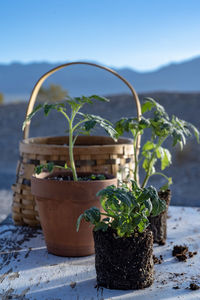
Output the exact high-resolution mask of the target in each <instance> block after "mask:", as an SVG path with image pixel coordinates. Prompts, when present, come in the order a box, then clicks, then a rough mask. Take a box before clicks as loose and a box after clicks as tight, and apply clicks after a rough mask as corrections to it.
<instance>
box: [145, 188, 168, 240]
mask: <svg viewBox="0 0 200 300" xmlns="http://www.w3.org/2000/svg"><path fill="white" fill-rule="evenodd" d="M158 195H159V197H160V199H162V200H164V201H165V202H166V206H167V207H166V210H165V211H164V212H162V213H161V214H160V215H158V216H156V217H151V216H150V217H149V221H150V225H149V227H150V229H151V230H152V232H153V240H154V243H157V244H159V245H165V243H166V239H167V212H168V207H169V204H170V201H171V191H170V190H166V191H159V192H158Z"/></svg>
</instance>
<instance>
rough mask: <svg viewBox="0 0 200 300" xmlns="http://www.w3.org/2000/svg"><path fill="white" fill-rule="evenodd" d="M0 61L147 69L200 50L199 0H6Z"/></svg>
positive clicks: (1, 11)
mask: <svg viewBox="0 0 200 300" xmlns="http://www.w3.org/2000/svg"><path fill="white" fill-rule="evenodd" d="M0 35H1V45H0V63H10V62H13V61H21V62H32V61H50V62H65V61H74V60H80V59H81V60H90V61H98V62H101V63H103V64H105V65H109V66H113V67H132V68H134V69H136V70H140V71H145V70H151V69H155V68H157V67H159V66H161V65H165V64H168V63H170V62H179V61H182V60H185V59H189V58H191V57H195V56H198V55H200V1H199V0H71V1H69V0H5V1H1V2H0Z"/></svg>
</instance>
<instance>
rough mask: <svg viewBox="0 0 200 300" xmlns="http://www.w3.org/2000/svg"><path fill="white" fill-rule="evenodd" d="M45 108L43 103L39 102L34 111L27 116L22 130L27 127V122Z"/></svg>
mask: <svg viewBox="0 0 200 300" xmlns="http://www.w3.org/2000/svg"><path fill="white" fill-rule="evenodd" d="M41 108H43V105H42V104H39V105H37V106H36V108H35V109H34V110H33V111H32V113H30V114H29V115H28V116H27V117H26V120H25V121H24V122H23V125H22V130H24V129H25V127H26V125H27V123H29V122H30V120H31V119H32V117H33V116H34V115H35V114H36V113H37V112H38V111H39V110H40V109H41Z"/></svg>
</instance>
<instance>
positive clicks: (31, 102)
mask: <svg viewBox="0 0 200 300" xmlns="http://www.w3.org/2000/svg"><path fill="white" fill-rule="evenodd" d="M71 65H88V66H93V67H97V68H100V69H103V70H105V71H108V72H110V73H112V74H113V75H115V76H116V77H118V78H119V79H121V80H122V81H123V82H124V83H125V84H126V85H127V86H128V87H129V89H130V90H131V93H132V95H133V99H134V101H135V103H136V108H137V118H138V120H140V116H141V105H140V100H139V97H138V95H137V93H136V91H135V90H134V88H133V87H132V85H131V84H130V83H129V82H128V81H127V80H126V79H125V78H123V77H122V76H121V75H119V74H118V73H117V72H115V71H114V70H112V69H110V68H107V67H104V66H101V65H98V64H95V63H89V62H70V63H66V64H63V65H60V66H57V67H56V68H53V69H51V70H50V71H48V72H47V73H45V74H44V75H42V76H41V77H40V78H39V80H38V81H37V83H36V84H35V86H34V88H33V90H32V93H31V96H30V99H29V103H28V107H27V111H26V117H27V116H28V115H29V114H30V113H31V112H32V111H33V107H34V104H35V101H36V98H37V95H38V92H39V90H40V87H41V86H42V84H43V82H44V81H45V80H46V79H47V78H48V77H49V76H50V75H52V74H53V73H55V72H57V71H58V70H60V69H63V68H65V67H68V66H71ZM29 129H30V121H29V122H28V123H27V124H26V127H25V129H24V139H26V138H28V137H29ZM139 148H140V136H138V139H137V154H138V153H139Z"/></svg>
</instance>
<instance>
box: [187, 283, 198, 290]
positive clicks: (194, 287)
mask: <svg viewBox="0 0 200 300" xmlns="http://www.w3.org/2000/svg"><path fill="white" fill-rule="evenodd" d="M189 289H190V290H192V291H196V290H199V289H200V286H199V285H198V284H196V283H194V282H192V283H190V287H189Z"/></svg>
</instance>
